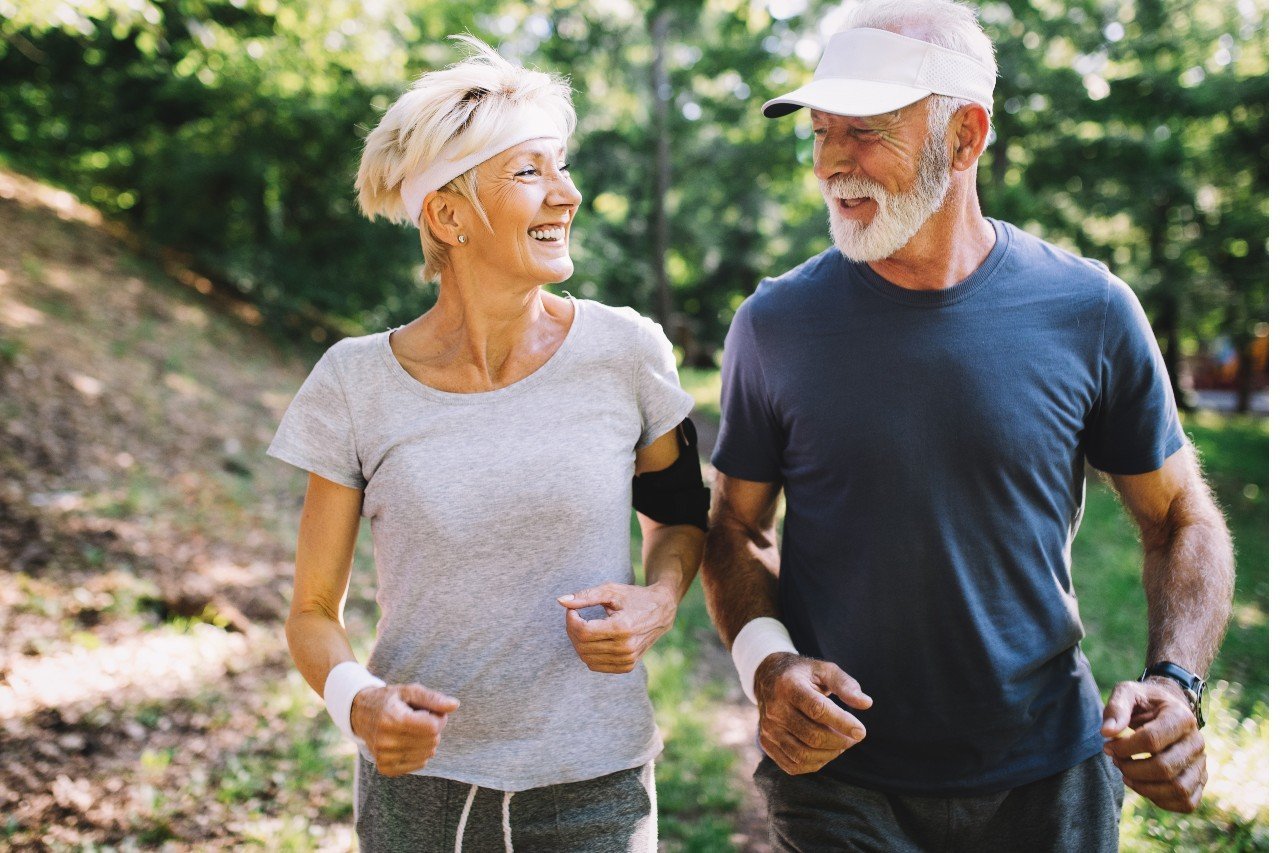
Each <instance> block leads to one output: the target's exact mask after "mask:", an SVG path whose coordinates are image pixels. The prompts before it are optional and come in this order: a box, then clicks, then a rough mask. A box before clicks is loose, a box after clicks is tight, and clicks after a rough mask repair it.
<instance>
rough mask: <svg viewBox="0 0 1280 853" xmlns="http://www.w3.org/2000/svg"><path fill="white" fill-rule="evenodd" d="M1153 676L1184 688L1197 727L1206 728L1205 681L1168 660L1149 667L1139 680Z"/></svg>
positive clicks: (1183, 691) (1183, 692)
mask: <svg viewBox="0 0 1280 853" xmlns="http://www.w3.org/2000/svg"><path fill="white" fill-rule="evenodd" d="M1153 676H1159V677H1161V678H1167V679H1169V680H1170V681H1172V682H1174V683H1175V684H1177V685H1178V686H1179V687H1181V688H1182V694H1183V695H1184V696H1186V698H1187V702H1188V703H1190V705H1191V711H1192V712H1193V713H1194V714H1195V715H1196V725H1197V726H1199V727H1200V728H1204V713H1203V710H1202V708H1201V702H1202V697H1203V696H1204V684H1205V682H1204V679H1203V678H1201V677H1200V676H1198V675H1196V674H1195V673H1194V672H1192V671H1191V670H1189V669H1186V668H1184V667H1181V666H1178V665H1177V664H1176V663H1174V662H1173V661H1167V660H1162V661H1160V662H1159V663H1153V664H1151V666H1148V667H1147V668H1146V669H1144V670H1143V671H1142V675H1141V677H1139V678H1138V680H1139V681H1146V680H1147V679H1148V678H1151V677H1153Z"/></svg>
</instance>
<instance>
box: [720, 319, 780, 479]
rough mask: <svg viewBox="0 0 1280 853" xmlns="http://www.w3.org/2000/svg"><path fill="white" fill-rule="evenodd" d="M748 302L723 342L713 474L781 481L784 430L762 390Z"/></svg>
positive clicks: (731, 325)
mask: <svg viewBox="0 0 1280 853" xmlns="http://www.w3.org/2000/svg"><path fill="white" fill-rule="evenodd" d="M751 305H752V301H751V300H750V299H748V300H747V301H746V302H744V303H743V304H742V307H741V308H739V309H738V313H737V314H735V315H734V317H733V323H732V324H730V326H729V334H728V336H727V337H726V338H725V342H724V359H723V364H722V365H721V371H720V375H721V382H722V384H721V387H720V437H719V439H718V440H717V441H716V449H715V451H714V452H713V453H712V454H711V464H712V465H714V466H715V467H716V469H717V470H719V471H721V472H723V473H725V474H727V475H729V476H730V477H737V478H738V479H740V480H751V481H753V482H758V483H778V482H781V481H782V446H783V442H782V430H781V429H780V428H779V426H778V422H777V419H776V418H775V417H774V412H773V406H772V404H771V403H770V400H769V394H768V391H767V388H766V386H765V375H764V368H763V358H762V355H761V353H760V350H759V346H758V343H757V340H756V334H755V328H754V327H753V325H752V321H751Z"/></svg>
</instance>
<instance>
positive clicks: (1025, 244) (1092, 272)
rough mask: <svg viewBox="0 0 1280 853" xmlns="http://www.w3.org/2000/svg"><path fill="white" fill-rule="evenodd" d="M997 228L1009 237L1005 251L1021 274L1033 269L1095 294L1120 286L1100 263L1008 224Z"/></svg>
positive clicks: (1117, 280) (1049, 278)
mask: <svg viewBox="0 0 1280 853" xmlns="http://www.w3.org/2000/svg"><path fill="white" fill-rule="evenodd" d="M1000 225H1002V226H1003V227H1004V228H1005V229H1006V232H1007V233H1008V235H1009V247H1010V249H1011V250H1012V254H1013V256H1014V257H1015V258H1016V259H1017V267H1018V269H1019V270H1021V271H1025V270H1027V269H1028V268H1030V269H1034V270H1035V271H1037V272H1038V273H1039V274H1040V275H1042V276H1046V277H1047V278H1048V280H1050V281H1052V280H1054V279H1057V280H1060V281H1062V282H1063V283H1065V284H1068V285H1071V286H1073V287H1080V286H1092V287H1093V288H1097V289H1098V290H1099V291H1105V290H1106V289H1107V288H1109V287H1110V286H1111V285H1113V284H1120V285H1122V286H1123V283H1122V282H1121V281H1120V280H1119V279H1118V278H1116V277H1115V275H1113V274H1112V272H1111V269H1110V268H1109V267H1108V266H1107V265H1106V264H1104V263H1103V262H1102V261H1099V260H1096V259H1094V258H1086V257H1083V256H1082V255H1078V254H1076V253H1075V252H1073V251H1071V250H1070V249H1066V248H1064V247H1062V246H1059V245H1056V244H1054V243H1050V242H1049V241H1048V240H1045V239H1044V238H1042V237H1037V236H1036V235H1034V234H1031V233H1030V232H1028V231H1024V230H1023V229H1021V228H1019V227H1018V226H1016V225H1013V224H1011V223H1008V222H1001V223H1000Z"/></svg>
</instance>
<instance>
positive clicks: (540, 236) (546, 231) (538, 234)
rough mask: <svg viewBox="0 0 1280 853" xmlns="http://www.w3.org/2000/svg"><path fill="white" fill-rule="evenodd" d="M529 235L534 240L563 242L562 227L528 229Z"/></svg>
mask: <svg viewBox="0 0 1280 853" xmlns="http://www.w3.org/2000/svg"><path fill="white" fill-rule="evenodd" d="M529 234H530V235H531V236H532V237H533V239H535V240H548V241H550V240H563V239H564V226H562V225H556V226H553V227H551V228H537V229H530V231H529Z"/></svg>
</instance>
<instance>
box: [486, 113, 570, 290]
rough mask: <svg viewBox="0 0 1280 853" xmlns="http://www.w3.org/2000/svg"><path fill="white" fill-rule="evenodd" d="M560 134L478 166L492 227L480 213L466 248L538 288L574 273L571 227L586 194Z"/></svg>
mask: <svg viewBox="0 0 1280 853" xmlns="http://www.w3.org/2000/svg"><path fill="white" fill-rule="evenodd" d="M564 157H565V145H564V142H562V141H561V140H559V139H552V138H542V139H531V140H529V141H528V142H522V143H520V144H519V145H515V146H513V147H511V148H508V149H507V150H506V151H503V152H502V153H501V154H498V155H496V156H495V157H492V158H490V159H489V160H486V161H485V162H484V163H482V164H481V165H480V166H479V167H478V171H477V174H476V190H477V195H478V197H479V199H480V203H481V205H483V206H484V210H485V213H486V214H487V215H488V217H489V224H490V225H491V226H493V230H492V231H489V230H488V229H486V228H485V227H484V223H482V222H481V221H480V219H479V217H478V216H477V217H475V225H474V227H472V228H469V229H468V231H469V232H470V233H468V234H467V238H468V242H467V245H466V250H467V251H469V252H473V253H475V256H476V261H477V262H478V263H480V264H483V265H485V266H487V267H490V268H492V269H493V270H495V272H497V273H498V274H500V275H502V276H503V277H505V278H509V279H517V280H522V281H526V282H528V283H529V284H531V285H533V286H535V287H537V286H541V285H544V284H553V283H558V282H562V281H564V280H565V279H567V278H569V276H570V275H572V274H573V261H572V260H571V259H570V258H569V231H570V228H571V224H572V222H573V217H574V214H575V213H577V211H578V205H579V204H581V203H582V194H581V193H579V192H578V188H577V187H575V186H574V185H573V179H572V178H571V177H569V167H568V164H566V163H565V160H564Z"/></svg>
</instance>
